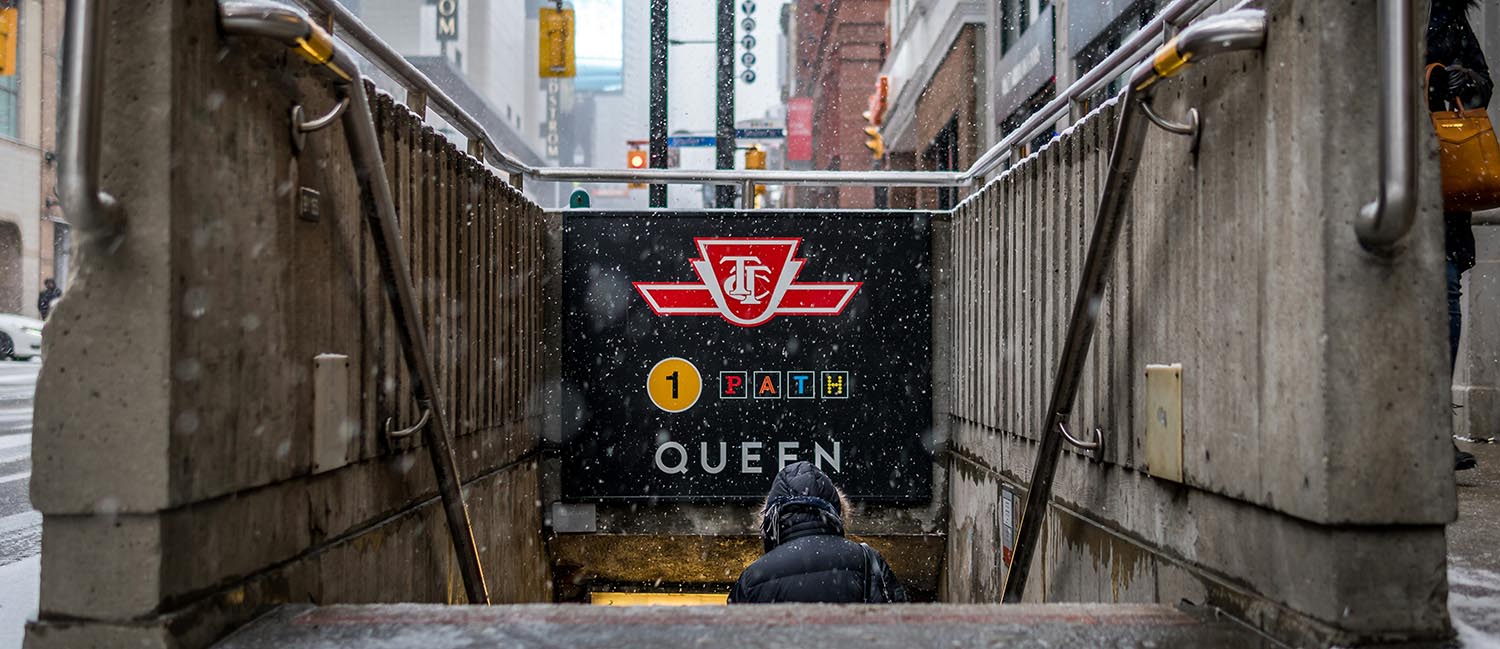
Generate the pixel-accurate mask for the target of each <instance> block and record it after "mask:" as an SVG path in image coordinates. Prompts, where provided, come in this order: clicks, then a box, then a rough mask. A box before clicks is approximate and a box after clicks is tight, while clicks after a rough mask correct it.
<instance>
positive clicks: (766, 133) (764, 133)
mask: <svg viewBox="0 0 1500 649" xmlns="http://www.w3.org/2000/svg"><path fill="white" fill-rule="evenodd" d="M734 136H735V137H737V138H739V139H741V140H779V139H781V138H784V137H786V131H784V130H782V129H779V128H737V129H734Z"/></svg>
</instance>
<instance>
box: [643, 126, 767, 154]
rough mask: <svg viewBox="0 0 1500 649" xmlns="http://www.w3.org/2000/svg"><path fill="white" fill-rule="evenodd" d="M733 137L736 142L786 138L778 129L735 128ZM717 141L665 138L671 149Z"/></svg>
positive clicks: (700, 137) (699, 137)
mask: <svg viewBox="0 0 1500 649" xmlns="http://www.w3.org/2000/svg"><path fill="white" fill-rule="evenodd" d="M734 137H735V139H737V140H779V139H782V138H784V137H786V131H785V130H783V129H779V128H737V129H734ZM717 141H718V139H717V138H715V137H714V136H712V135H673V136H671V137H668V138H667V146H668V147H670V148H673V149H681V148H692V147H712V146H714V145H715V143H716V142H717Z"/></svg>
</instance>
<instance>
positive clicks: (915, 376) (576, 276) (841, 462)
mask: <svg viewBox="0 0 1500 649" xmlns="http://www.w3.org/2000/svg"><path fill="white" fill-rule="evenodd" d="M929 219H930V217H929V215H928V214H926V213H922V212H890V213H884V212H883V213H879V214H865V213H858V212H823V213H803V212H769V213H748V214H747V213H740V212H705V213H703V214H702V215H696V216H671V217H664V216H661V215H657V214H652V213H593V212H569V213H566V214H565V215H564V222H563V314H562V319H563V323H562V327H563V348H562V392H563V403H562V435H563V440H562V452H563V455H564V460H563V476H562V482H563V495H564V498H566V499H568V500H572V501H601V500H672V501H722V500H755V499H760V498H764V497H765V494H766V491H767V490H768V489H769V487H770V484H771V479H772V477H773V476H774V475H775V474H776V472H777V471H778V470H779V469H780V468H781V467H782V466H785V465H786V464H789V463H791V462H796V461H801V460H805V461H808V462H813V463H815V464H817V465H818V466H819V467H820V468H822V469H823V470H824V471H825V472H827V473H828V474H829V475H830V476H832V478H833V479H834V481H835V483H837V484H839V485H840V486H841V487H842V488H843V489H844V490H845V492H846V493H847V494H848V495H849V496H850V497H851V498H854V499H860V500H878V501H899V502H924V501H928V500H930V499H931V495H932V485H931V479H932V376H931V374H932V274H931V252H930V251H931V230H930V220H929Z"/></svg>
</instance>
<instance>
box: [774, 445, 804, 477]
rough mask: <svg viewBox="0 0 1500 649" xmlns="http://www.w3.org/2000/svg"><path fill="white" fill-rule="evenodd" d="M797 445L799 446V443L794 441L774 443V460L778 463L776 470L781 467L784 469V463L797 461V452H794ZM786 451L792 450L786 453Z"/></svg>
mask: <svg viewBox="0 0 1500 649" xmlns="http://www.w3.org/2000/svg"><path fill="white" fill-rule="evenodd" d="M798 446H800V444H798V443H796V442H779V443H777V444H776V456H777V457H776V460H777V463H778V464H779V465H780V466H779V467H778V468H777V470H778V471H780V470H781V469H785V468H786V465H788V464H791V463H792V462H796V461H797V454H796V453H795V451H796V450H797V447H798ZM787 451H793V452H792V453H788V452H787Z"/></svg>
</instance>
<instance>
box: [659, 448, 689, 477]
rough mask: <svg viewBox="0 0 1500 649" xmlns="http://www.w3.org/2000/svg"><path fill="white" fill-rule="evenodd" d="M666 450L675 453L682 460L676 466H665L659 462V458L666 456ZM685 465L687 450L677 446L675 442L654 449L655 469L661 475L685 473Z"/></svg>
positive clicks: (686, 463) (686, 462)
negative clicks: (659, 471)
mask: <svg viewBox="0 0 1500 649" xmlns="http://www.w3.org/2000/svg"><path fill="white" fill-rule="evenodd" d="M667 449H672V450H674V451H677V457H678V458H679V459H681V460H682V461H681V462H678V463H677V465H676V466H667V465H666V463H664V462H662V461H661V458H662V456H663V455H665V454H666V452H667ZM687 465H688V452H687V448H686V447H684V446H683V445H681V444H678V443H677V442H667V443H665V444H662V445H661V446H658V447H656V468H658V469H660V470H661V472H662V473H687Z"/></svg>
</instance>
